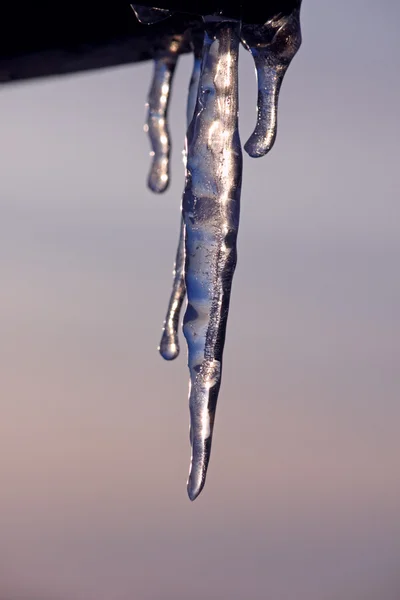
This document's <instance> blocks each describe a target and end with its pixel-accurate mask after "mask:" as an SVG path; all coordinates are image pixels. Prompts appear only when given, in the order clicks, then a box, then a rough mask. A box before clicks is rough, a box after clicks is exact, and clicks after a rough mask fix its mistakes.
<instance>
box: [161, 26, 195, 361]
mask: <svg viewBox="0 0 400 600" xmlns="http://www.w3.org/2000/svg"><path fill="white" fill-rule="evenodd" d="M191 37H192V40H191V46H192V49H193V57H194V60H193V70H192V75H191V78H190V83H189V92H188V100H187V109H186V123H187V127H189V125H190V123H191V121H192V118H193V115H194V109H195V105H196V101H197V90H198V87H199V81H200V73H201V54H202V52H201V51H202V39H200V41H199V36H198V32H193V35H192V36H191ZM183 163H184V165H185V169H186V164H187V136H186V138H185V148H184V151H183ZM173 277H174V279H173V283H172V291H171V296H170V300H169V304H168V309H167V315H166V317H165V321H164V327H163V332H162V336H161V341H160V346H159V351H160V354H161V356H162V357H163V358H165V360H173V359H175V358H176V357H177V356H178V354H179V336H178V327H179V318H180V313H181V308H182V304H183V301H184V299H185V294H186V285H185V225H184V220H183V216H181V222H180V229H179V243H178V249H177V251H176V258H175V266H174V273H173Z"/></svg>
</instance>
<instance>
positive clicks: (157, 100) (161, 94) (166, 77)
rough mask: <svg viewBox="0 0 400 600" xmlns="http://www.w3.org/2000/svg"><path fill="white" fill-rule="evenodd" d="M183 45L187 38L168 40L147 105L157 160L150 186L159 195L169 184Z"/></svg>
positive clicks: (149, 179) (149, 181)
mask: <svg viewBox="0 0 400 600" xmlns="http://www.w3.org/2000/svg"><path fill="white" fill-rule="evenodd" d="M182 43H183V36H173V37H170V38H168V41H167V43H166V45H165V47H164V49H163V50H162V51H161V52H160V53H159V54H158V56H157V57H156V59H155V61H154V74H153V80H152V83H151V87H150V92H149V96H148V102H147V107H148V113H147V122H146V125H145V127H144V129H145V131H146V132H148V134H149V138H150V143H151V148H152V151H151V153H150V156H152V158H153V162H152V165H151V168H150V173H149V177H148V186H149V188H150V189H151V190H152V191H153V192H155V193H157V194H160V193H162V192H165V190H166V189H167V187H168V184H169V157H170V153H171V142H170V135H169V130H168V105H169V100H170V92H171V85H172V80H173V76H174V72H175V67H176V63H177V61H178V57H179V50H180V48H181V46H182Z"/></svg>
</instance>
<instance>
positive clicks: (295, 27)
mask: <svg viewBox="0 0 400 600" xmlns="http://www.w3.org/2000/svg"><path fill="white" fill-rule="evenodd" d="M242 42H243V45H244V46H245V47H246V48H247V49H248V50H249V51H250V52H251V54H252V55H253V59H254V63H255V67H256V73H257V82H258V100H257V124H256V127H255V129H254V131H253V133H252V135H251V136H250V138H249V139H248V141H247V142H246V144H245V146H244V149H245V150H246V152H247V153H248V154H249V155H250V156H252V157H253V158H258V157H260V156H264V155H265V154H267V152H269V150H271V148H272V146H273V145H274V142H275V138H276V128H277V111H278V97H279V90H280V87H281V84H282V80H283V77H284V75H285V73H286V71H287V68H288V66H289V64H290V62H291V60H292V58H293V57H294V55H295V54H296V52H297V50H298V49H299V48H300V44H301V30H300V18H299V9H297V8H296V9H295V10H293V12H292V13H291V14H290V15H284V16H282V14H279V15H278V16H277V17H275V18H273V19H271V20H270V21H267V22H266V23H265V24H264V25H243V28H242Z"/></svg>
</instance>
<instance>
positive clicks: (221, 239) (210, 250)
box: [132, 5, 301, 500]
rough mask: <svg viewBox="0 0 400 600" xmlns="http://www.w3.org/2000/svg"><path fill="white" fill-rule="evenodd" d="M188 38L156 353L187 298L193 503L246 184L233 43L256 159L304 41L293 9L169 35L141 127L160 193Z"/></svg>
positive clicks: (204, 458)
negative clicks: (245, 85) (179, 177)
mask: <svg viewBox="0 0 400 600" xmlns="http://www.w3.org/2000/svg"><path fill="white" fill-rule="evenodd" d="M132 8H133V9H134V11H135V14H136V16H137V18H138V19H139V20H140V21H141V22H142V23H146V24H151V23H155V22H157V21H159V20H162V19H165V18H168V17H169V16H170V13H169V11H166V10H162V9H156V8H154V9H150V8H147V7H141V6H137V5H132ZM188 40H189V42H190V45H191V48H192V51H193V56H194V61H193V71H192V76H191V79H190V84H189V93H188V101H187V128H188V129H187V134H186V139H185V145H184V164H185V187H184V192H183V197H182V207H181V211H182V213H181V226H180V236H179V243H178V249H177V253H176V259H175V267H174V277H173V284H172V292H171V296H170V300H169V304H168V308H167V314H166V318H165V321H164V327H163V332H162V337H161V342H160V347H159V351H160V353H161V355H162V356H163V358H165V359H166V360H172V359H174V358H176V357H177V356H178V354H179V339H178V327H179V322H180V312H181V308H182V305H183V301H184V298H185V294H187V305H186V311H185V315H184V319H183V332H184V336H185V338H186V342H187V347H188V366H189V373H190V385H189V408H190V443H191V447H192V457H191V464H190V471H189V479H188V484H187V488H188V494H189V498H190V499H191V500H194V499H195V498H196V497H197V496H198V495H199V493H200V492H201V490H202V489H203V486H204V483H205V479H206V474H207V468H208V462H209V458H210V451H211V441H212V435H213V428H214V419H215V411H216V406H217V399H218V393H219V389H220V385H221V374H222V363H223V350H224V344H225V332H226V325H227V319H228V312H229V301H230V293H231V286H232V279H233V275H234V271H235V266H236V256H237V253H236V240H237V234H238V228H239V211H240V192H241V182H242V149H241V144H240V139H239V131H238V108H239V107H238V54H239V46H240V42H241V43H242V44H243V45H244V47H245V48H246V49H247V50H249V51H250V52H251V54H252V56H253V59H254V63H255V67H256V75H257V81H258V99H257V121H256V126H255V129H254V131H253V133H252V135H251V136H250V138H249V140H248V141H247V142H246V144H245V150H246V152H247V153H248V154H249V155H250V156H252V157H260V156H263V155H265V154H266V153H267V152H268V151H269V150H270V149H271V147H272V146H273V143H274V141H275V137H276V127H277V105H278V96H279V91H280V87H281V84H282V80H283V77H284V75H285V73H286V70H287V68H288V66H289V64H290V62H291V60H292V58H293V57H294V55H295V54H296V52H297V50H298V49H299V47H300V44H301V32H300V20H299V9H298V8H297V9H294V10H293V11H292V12H291V13H290V14H282V13H279V14H278V15H276V17H274V18H273V19H270V20H269V21H267V22H266V23H264V24H261V25H260V24H253V25H252V24H249V23H243V24H241V22H240V21H238V20H233V19H227V18H223V17H221V16H217V15H210V16H208V17H205V18H204V19H203V21H202V22H200V21H197V22H194V21H193V22H192V24H191V26H190V27H188V30H187V31H186V32H184V33H183V34H182V35H175V36H170V37H169V38H166V40H165V43H164V44H163V46H162V48H161V50H160V51H159V52H158V53H157V55H156V57H155V61H154V75H153V80H152V83H151V86H150V92H149V95H148V103H147V106H148V115H147V122H146V125H145V130H146V131H147V132H148V134H149V139H150V144H151V148H152V151H151V157H152V164H151V168H150V174H149V178H148V185H149V187H150V189H151V190H153V191H154V192H157V193H160V192H163V191H165V190H166V188H167V186H168V183H169V158H170V149H171V143H170V136H169V129H168V106H169V100H170V94H171V86H172V82H173V75H174V71H175V67H176V64H177V60H178V57H179V54H180V52H181V50H182V48H183V45H184V43H185V42H187V41H188Z"/></svg>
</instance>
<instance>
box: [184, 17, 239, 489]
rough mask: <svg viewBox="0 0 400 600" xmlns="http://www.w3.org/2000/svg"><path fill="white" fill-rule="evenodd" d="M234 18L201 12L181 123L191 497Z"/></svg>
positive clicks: (233, 151)
mask: <svg viewBox="0 0 400 600" xmlns="http://www.w3.org/2000/svg"><path fill="white" fill-rule="evenodd" d="M239 34H240V23H239V22H236V21H234V22H233V21H219V20H217V18H215V17H212V18H206V19H205V36H204V48H203V59H202V70H201V76H200V85H199V90H198V96H197V103H196V108H195V113H194V118H193V119H192V122H191V124H190V127H189V130H188V157H187V173H186V185H185V191H184V195H183V202H182V209H183V218H184V222H185V255H186V256H185V282H186V289H187V296H188V305H187V310H186V313H185V317H184V325H183V331H184V335H185V338H186V341H187V344H188V351H189V358H188V366H189V370H190V392H189V405H190V424H191V426H190V441H191V445H192V460H191V466H190V473H189V479H188V485H187V489H188V494H189V497H190V499H191V500H194V499H195V498H196V497H197V496H198V495H199V493H200V492H201V490H202V488H203V486H204V483H205V478H206V473H207V467H208V462H209V458H210V451H211V440H212V433H213V425H214V417H215V410H216V404H217V398H218V392H219V388H220V384H221V371H222V353H223V348H224V343H225V331H226V324H227V318H228V310H229V300H230V292H231V285H232V278H233V274H234V270H235V266H236V237H237V232H238V226H239V205H240V191H241V182H242V150H241V145H240V139H239V131H238V51H239Z"/></svg>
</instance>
